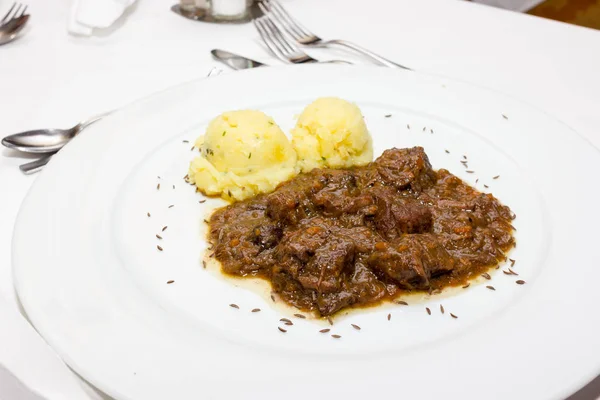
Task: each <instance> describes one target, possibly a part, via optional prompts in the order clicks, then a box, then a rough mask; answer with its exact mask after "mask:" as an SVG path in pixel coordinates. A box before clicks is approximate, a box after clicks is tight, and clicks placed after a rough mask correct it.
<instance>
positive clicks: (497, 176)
mask: <svg viewBox="0 0 600 400" xmlns="http://www.w3.org/2000/svg"><path fill="white" fill-rule="evenodd" d="M498 178H500V175H496V176H494V177H493V178H492V179H498Z"/></svg>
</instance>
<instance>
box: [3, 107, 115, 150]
mask: <svg viewBox="0 0 600 400" xmlns="http://www.w3.org/2000/svg"><path fill="white" fill-rule="evenodd" d="M111 112H112V111H108V112H105V113H103V114H99V115H96V116H94V117H92V118H89V119H87V120H85V121H82V122H80V123H78V124H77V125H75V126H74V127H72V128H70V129H36V130H33V131H26V132H20V133H15V134H13V135H9V136H7V137H5V138H4V139H2V144H3V145H4V146H6V147H8V148H9V149H14V150H18V151H21V152H23V153H34V154H40V153H55V152H57V151H58V150H60V149H62V148H63V146H64V145H66V144H67V143H69V141H70V140H71V139H73V138H74V137H75V136H77V135H78V134H79V132H81V131H82V130H84V129H85V128H87V127H88V126H90V125H91V124H93V123H94V122H96V121H99V120H100V119H102V118H104V117H106V116H107V115H108V114H110V113H111Z"/></svg>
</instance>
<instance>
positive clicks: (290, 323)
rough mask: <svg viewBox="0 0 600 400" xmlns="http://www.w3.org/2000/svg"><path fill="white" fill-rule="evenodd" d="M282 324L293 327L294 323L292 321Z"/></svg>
mask: <svg viewBox="0 0 600 400" xmlns="http://www.w3.org/2000/svg"><path fill="white" fill-rule="evenodd" d="M283 324H284V325H289V326H291V325H294V323H293V322H292V321H290V322H284V323H283Z"/></svg>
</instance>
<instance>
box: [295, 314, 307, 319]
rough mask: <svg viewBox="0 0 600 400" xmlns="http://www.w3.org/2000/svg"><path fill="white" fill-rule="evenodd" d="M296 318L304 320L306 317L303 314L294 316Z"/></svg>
mask: <svg viewBox="0 0 600 400" xmlns="http://www.w3.org/2000/svg"><path fill="white" fill-rule="evenodd" d="M294 317H298V318H302V319H304V318H306V317H305V316H304V315H302V314H294Z"/></svg>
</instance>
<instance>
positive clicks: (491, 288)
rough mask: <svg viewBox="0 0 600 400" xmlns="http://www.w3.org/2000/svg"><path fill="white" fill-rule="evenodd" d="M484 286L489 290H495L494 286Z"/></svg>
mask: <svg viewBox="0 0 600 400" xmlns="http://www.w3.org/2000/svg"><path fill="white" fill-rule="evenodd" d="M486 288H488V289H490V290H496V288H495V287H493V286H486Z"/></svg>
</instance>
